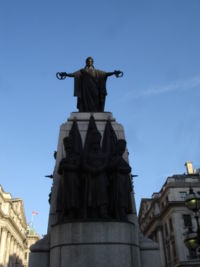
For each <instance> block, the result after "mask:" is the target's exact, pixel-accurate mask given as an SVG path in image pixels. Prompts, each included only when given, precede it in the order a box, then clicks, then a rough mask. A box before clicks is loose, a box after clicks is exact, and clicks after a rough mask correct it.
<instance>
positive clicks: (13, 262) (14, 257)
mask: <svg viewBox="0 0 200 267" xmlns="http://www.w3.org/2000/svg"><path fill="white" fill-rule="evenodd" d="M16 258H17V241H16V240H14V247H13V257H12V265H13V266H15V263H16Z"/></svg>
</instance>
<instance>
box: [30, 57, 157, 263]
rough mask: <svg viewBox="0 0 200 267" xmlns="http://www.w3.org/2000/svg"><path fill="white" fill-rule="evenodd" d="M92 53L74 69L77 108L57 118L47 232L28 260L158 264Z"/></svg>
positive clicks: (59, 75) (60, 76)
mask: <svg viewBox="0 0 200 267" xmlns="http://www.w3.org/2000/svg"><path fill="white" fill-rule="evenodd" d="M93 62H94V61H93V59H92V58H91V57H88V58H87V59H86V66H85V68H83V69H80V70H78V71H76V72H74V73H66V72H59V73H57V74H56V76H57V78H58V79H60V80H63V79H65V78H66V77H73V78H74V95H75V96H76V97H77V108H78V110H79V112H72V113H71V115H70V117H69V118H68V119H67V122H66V123H64V124H62V125H61V128H60V134H59V139H58V148H57V153H56V163H55V168H54V173H53V186H52V191H51V198H50V213H49V223H48V232H47V235H46V236H45V237H44V238H43V239H42V240H40V241H39V242H37V243H36V244H35V245H34V246H32V247H31V256H30V262H29V267H66V266H69V267H86V266H87V267H90V266H91V267H100V266H101V267H111V266H112V267H121V266H123V267H151V266H152V267H160V258H159V251H158V246H157V244H155V243H154V242H153V241H151V240H149V239H145V238H144V237H143V236H142V235H141V234H140V232H139V228H138V221H137V214H136V207H135V200H134V192H133V185H132V179H131V177H132V176H131V167H130V165H129V162H128V153H127V149H126V141H125V134H124V129H123V127H122V125H121V124H119V123H117V122H116V120H115V119H114V117H113V115H112V113H111V112H105V111H104V106H105V98H106V95H107V90H106V80H107V77H109V76H111V75H115V76H116V77H122V76H123V72H121V71H119V70H117V71H114V72H105V71H101V70H96V69H95V68H94V65H93Z"/></svg>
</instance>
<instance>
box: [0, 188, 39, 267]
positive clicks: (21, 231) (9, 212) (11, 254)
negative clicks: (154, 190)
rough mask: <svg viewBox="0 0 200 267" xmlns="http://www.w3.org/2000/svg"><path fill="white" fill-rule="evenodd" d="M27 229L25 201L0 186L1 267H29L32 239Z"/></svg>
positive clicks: (35, 238) (37, 237) (35, 237)
mask: <svg viewBox="0 0 200 267" xmlns="http://www.w3.org/2000/svg"><path fill="white" fill-rule="evenodd" d="M27 228H28V225H27V222H26V218H25V212H24V205H23V200H22V199H20V198H12V196H11V194H10V193H6V192H4V190H3V188H2V186H1V185H0V267H26V266H28V263H27V262H28V257H29V247H30V244H31V242H30V240H32V239H31V238H32V237H31V236H30V233H29V232H28V231H27ZM37 240H39V236H38V235H36V234H34V242H36V241H37ZM32 244H33V243H32Z"/></svg>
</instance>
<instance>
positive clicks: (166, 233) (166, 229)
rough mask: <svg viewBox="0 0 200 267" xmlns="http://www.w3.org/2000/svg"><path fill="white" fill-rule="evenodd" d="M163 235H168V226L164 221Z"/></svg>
mask: <svg viewBox="0 0 200 267" xmlns="http://www.w3.org/2000/svg"><path fill="white" fill-rule="evenodd" d="M165 235H166V236H168V227H167V224H166V223H165Z"/></svg>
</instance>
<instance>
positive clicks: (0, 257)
mask: <svg viewBox="0 0 200 267" xmlns="http://www.w3.org/2000/svg"><path fill="white" fill-rule="evenodd" d="M7 234H8V231H7V229H6V228H2V232H1V242H0V266H4V261H5V252H6V240H7Z"/></svg>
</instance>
